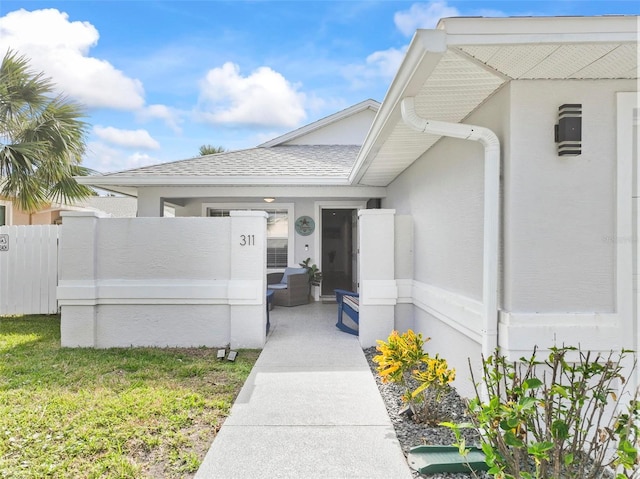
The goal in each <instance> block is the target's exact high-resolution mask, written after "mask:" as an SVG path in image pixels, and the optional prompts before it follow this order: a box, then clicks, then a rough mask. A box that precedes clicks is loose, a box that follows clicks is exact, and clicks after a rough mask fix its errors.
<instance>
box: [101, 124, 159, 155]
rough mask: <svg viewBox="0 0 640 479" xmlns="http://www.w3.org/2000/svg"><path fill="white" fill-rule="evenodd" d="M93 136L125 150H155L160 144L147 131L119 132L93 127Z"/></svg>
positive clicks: (108, 127) (109, 128)
mask: <svg viewBox="0 0 640 479" xmlns="http://www.w3.org/2000/svg"><path fill="white" fill-rule="evenodd" d="M93 132H94V133H95V135H96V136H97V137H98V138H100V139H101V140H103V141H106V142H107V143H109V144H112V145H117V146H123V147H126V148H142V149H145V150H157V149H159V148H160V144H159V143H158V142H157V141H156V140H154V139H153V138H152V137H151V135H150V134H149V132H148V131H147V130H121V129H119V128H114V127H112V126H107V127H102V126H99V125H96V126H94V127H93Z"/></svg>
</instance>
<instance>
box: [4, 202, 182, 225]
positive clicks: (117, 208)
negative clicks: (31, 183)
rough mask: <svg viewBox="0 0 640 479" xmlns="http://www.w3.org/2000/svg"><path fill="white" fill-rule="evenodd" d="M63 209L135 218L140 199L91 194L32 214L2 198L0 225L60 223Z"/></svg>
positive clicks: (169, 212)
mask: <svg viewBox="0 0 640 479" xmlns="http://www.w3.org/2000/svg"><path fill="white" fill-rule="evenodd" d="M63 211H96V212H100V213H104V214H107V215H109V216H111V217H112V218H135V217H136V214H137V211H138V200H137V199H136V198H131V197H130V196H90V197H88V198H85V199H84V200H82V201H78V202H76V203H75V204H73V205H61V204H57V203H52V204H50V205H49V206H47V207H46V208H42V209H40V210H38V211H36V212H35V213H31V214H29V213H26V212H24V211H22V210H20V209H18V208H17V207H16V206H15V205H14V204H13V202H12V201H10V200H0V226H21V225H55V224H60V223H61V222H62V217H61V213H62V212H63ZM163 216H169V217H170V216H174V209H173V207H172V206H169V205H167V206H165V208H164V214H163Z"/></svg>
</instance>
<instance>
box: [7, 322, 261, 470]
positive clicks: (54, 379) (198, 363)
mask: <svg viewBox="0 0 640 479" xmlns="http://www.w3.org/2000/svg"><path fill="white" fill-rule="evenodd" d="M258 354H259V352H258V351H241V352H240V354H239V355H238V359H236V362H234V363H232V362H229V361H226V360H224V361H220V360H217V359H216V351H215V350H211V349H204V348H200V349H152V348H131V349H107V350H93V349H69V348H61V347H60V318H59V317H58V316H23V317H0V478H12V479H13V478H41V477H55V478H67V477H70V478H125V477H131V478H141V477H149V478H159V477H162V478H177V477H192V476H193V474H194V473H195V471H196V470H197V469H198V466H199V465H200V462H201V461H202V459H203V458H204V454H205V453H206V451H207V449H208V447H209V445H210V444H211V441H212V440H213V438H214V436H215V434H216V432H217V430H218V429H219V427H220V425H221V423H222V421H223V420H224V418H225V416H226V415H227V414H228V412H229V409H230V407H231V404H232V403H233V400H234V398H235V397H236V395H237V394H238V392H239V390H240V387H241V386H242V384H243V383H244V381H245V379H246V377H247V376H248V374H249V371H250V370H251V367H252V366H253V363H254V362H255V360H256V359H257V357H258Z"/></svg>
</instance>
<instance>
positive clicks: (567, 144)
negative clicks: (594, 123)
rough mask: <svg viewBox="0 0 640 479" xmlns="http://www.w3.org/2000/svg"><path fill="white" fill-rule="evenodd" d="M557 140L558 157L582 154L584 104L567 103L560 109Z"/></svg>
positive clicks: (556, 130)
mask: <svg viewBox="0 0 640 479" xmlns="http://www.w3.org/2000/svg"><path fill="white" fill-rule="evenodd" d="M555 140H556V143H557V144H558V156H578V155H580V154H582V104H580V103H567V104H565V105H561V106H560V108H558V124H557V125H556V127H555Z"/></svg>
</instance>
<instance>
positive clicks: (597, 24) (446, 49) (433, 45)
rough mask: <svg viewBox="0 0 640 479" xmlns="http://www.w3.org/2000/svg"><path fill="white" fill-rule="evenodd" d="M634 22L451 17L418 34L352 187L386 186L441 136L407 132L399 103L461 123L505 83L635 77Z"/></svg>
mask: <svg viewBox="0 0 640 479" xmlns="http://www.w3.org/2000/svg"><path fill="white" fill-rule="evenodd" d="M637 22H638V17H591V18H586V17H573V18H560V17H555V18H502V19H483V18H450V19H444V20H441V21H440V23H439V25H438V30H435V31H434V30H419V31H418V32H417V33H416V36H415V37H414V39H413V41H412V43H411V45H410V47H409V50H408V52H407V55H406V57H405V60H404V62H403V64H402V65H401V67H400V70H399V72H398V74H397V76H396V79H395V80H394V82H393V83H392V85H391V87H390V89H389V92H388V93H387V97H386V98H385V100H384V102H383V104H382V107H381V109H380V111H379V113H378V116H377V117H376V119H375V121H374V124H373V127H372V129H371V131H370V133H369V135H368V137H367V140H366V141H365V144H364V146H363V148H362V150H361V151H360V154H359V156H358V159H357V160H356V168H355V169H354V172H353V173H352V177H351V180H352V181H354V182H357V183H359V184H363V185H372V186H386V185H388V184H389V183H391V181H393V179H394V178H396V177H397V176H398V175H399V174H400V173H402V171H404V170H405V169H406V168H407V167H409V166H410V165H411V164H412V163H413V162H414V161H415V160H416V159H418V158H419V157H420V156H421V155H422V154H424V153H425V152H426V151H427V150H428V149H429V148H431V147H432V146H433V145H434V144H435V143H436V142H437V141H438V140H439V139H440V137H439V136H434V135H429V134H424V133H418V132H416V131H414V130H411V129H410V128H409V127H407V126H406V125H405V124H404V122H403V121H402V118H401V114H400V102H401V101H402V99H403V98H405V97H407V96H415V107H416V112H417V113H418V114H419V115H420V116H421V117H424V118H428V119H431V120H440V121H447V122H464V120H465V118H467V117H468V116H469V115H470V114H471V113H472V112H473V111H474V110H476V109H477V108H478V107H479V106H480V105H481V104H482V103H484V102H485V101H486V100H487V99H488V98H490V97H491V96H492V95H493V94H495V92H496V91H498V90H499V89H500V88H501V87H503V86H504V85H505V84H507V83H508V82H509V81H511V80H535V79H545V80H570V79H575V80H583V79H635V78H638V45H637V33H638V32H637V30H638V27H637V25H638V23H637Z"/></svg>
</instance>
